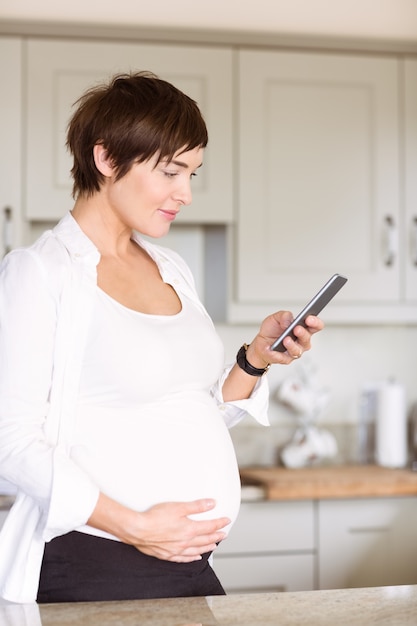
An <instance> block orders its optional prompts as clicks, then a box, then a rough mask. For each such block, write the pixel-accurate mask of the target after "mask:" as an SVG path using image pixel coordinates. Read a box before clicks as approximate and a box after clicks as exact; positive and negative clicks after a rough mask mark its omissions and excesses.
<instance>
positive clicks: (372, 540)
mask: <svg viewBox="0 0 417 626" xmlns="http://www.w3.org/2000/svg"><path fill="white" fill-rule="evenodd" d="M318 506H319V535H318V552H317V554H318V572H319V587H320V589H341V588H348V587H374V586H389V585H409V584H417V498H415V497H397V498H374V499H372V500H370V499H365V500H364V499H352V500H322V501H320V502H319V503H318Z"/></svg>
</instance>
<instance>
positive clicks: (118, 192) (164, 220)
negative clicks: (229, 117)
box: [103, 148, 204, 237]
mask: <svg viewBox="0 0 417 626" xmlns="http://www.w3.org/2000/svg"><path fill="white" fill-rule="evenodd" d="M203 153H204V149H203V148H194V149H193V150H189V151H188V152H181V151H178V152H177V153H176V154H175V155H174V157H173V159H172V160H171V161H166V160H165V161H160V162H159V163H157V164H156V160H157V159H156V157H155V158H153V159H150V160H149V161H145V162H144V163H135V164H134V165H133V166H132V168H131V169H130V170H129V172H128V173H127V174H126V175H125V176H123V178H121V179H120V180H118V181H115V180H114V178H115V176H110V177H109V178H108V179H107V184H105V186H104V189H103V191H104V193H105V195H106V198H107V203H108V208H109V209H110V210H111V212H112V213H113V217H115V218H116V220H118V221H120V225H121V226H125V227H127V228H129V229H132V230H133V229H134V230H137V231H138V232H140V233H142V234H144V235H148V236H150V237H163V236H164V235H166V234H167V232H168V231H169V228H170V226H171V224H172V223H173V221H174V220H175V217H176V216H177V214H178V212H179V210H180V208H181V206H182V205H187V204H190V203H191V200H192V193H191V179H192V178H193V176H195V175H196V172H197V169H198V168H199V167H200V166H201V165H202V162H203Z"/></svg>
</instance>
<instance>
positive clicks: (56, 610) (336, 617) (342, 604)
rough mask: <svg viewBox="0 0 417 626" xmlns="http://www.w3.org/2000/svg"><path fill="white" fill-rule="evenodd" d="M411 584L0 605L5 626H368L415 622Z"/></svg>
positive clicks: (416, 595) (416, 596) (415, 588)
mask: <svg viewBox="0 0 417 626" xmlns="http://www.w3.org/2000/svg"><path fill="white" fill-rule="evenodd" d="M416 615H417V585H411V586H400V587H369V588H366V589H342V590H334V589H331V590H326V591H296V592H288V591H287V592H285V593H263V594H256V593H255V594H244V595H232V594H230V595H227V596H211V597H207V598H203V597H200V598H173V599H167V600H136V601H130V602H129V601H126V602H89V603H83V602H76V603H73V604H65V603H63V604H59V603H58V604H41V605H36V604H33V605H30V604H29V605H28V604H27V605H16V604H14V605H8V606H1V605H0V623H1V624H9V625H10V626H21V625H22V624H30V626H68V625H69V624H82V625H83V626H119V625H120V624H123V625H124V626H137V624H140V625H141V626H174V624H176V625H178V624H183V625H185V624H188V625H189V626H191V624H194V625H195V626H197V624H204V626H236V625H237V624H238V625H239V626H259V625H262V626H276V624H285V625H286V626H300V624H310V625H311V626H316V625H317V626H334V625H335V624H338V626H348V625H349V626H363V625H364V624H366V626H374V625H377V624H378V625H380V624H401V626H412V625H415V624H416Z"/></svg>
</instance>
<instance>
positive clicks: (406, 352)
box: [217, 312, 417, 465]
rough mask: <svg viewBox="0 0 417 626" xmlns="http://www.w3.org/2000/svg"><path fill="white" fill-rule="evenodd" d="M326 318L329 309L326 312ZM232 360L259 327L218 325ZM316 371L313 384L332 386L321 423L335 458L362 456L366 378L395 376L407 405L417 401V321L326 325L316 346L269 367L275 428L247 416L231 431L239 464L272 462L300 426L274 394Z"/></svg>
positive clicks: (316, 339)
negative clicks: (361, 420) (296, 358)
mask: <svg viewBox="0 0 417 626" xmlns="http://www.w3.org/2000/svg"><path fill="white" fill-rule="evenodd" d="M322 317H323V320H325V314H324V312H323V315H322ZM217 330H218V332H219V334H220V336H221V337H222V340H223V342H224V345H225V348H226V358H227V360H228V361H229V362H231V361H233V359H234V358H235V354H236V352H237V350H238V348H239V347H240V346H241V345H242V343H243V342H245V341H246V342H249V341H250V340H251V339H252V337H253V336H254V335H255V334H256V332H257V327H256V326H232V327H231V326H227V325H223V324H218V325H217ZM306 367H307V369H308V370H313V371H315V372H316V374H315V384H316V385H317V386H318V387H319V388H323V389H327V390H328V391H329V402H328V405H327V407H326V408H325V409H324V410H323V412H322V413H321V414H320V416H319V419H318V425H319V426H320V427H322V428H326V429H328V430H330V431H331V432H332V433H333V434H334V436H335V437H336V440H337V444H338V450H339V452H338V455H337V458H336V459H335V460H336V461H337V462H355V461H358V459H359V433H358V429H357V425H358V421H359V397H360V392H361V389H362V386H363V384H364V383H369V382H375V381H381V380H385V379H388V378H392V377H393V378H395V379H396V380H398V381H399V382H401V383H402V384H403V385H404V386H405V388H406V393H407V404H408V407H410V406H411V404H412V403H414V402H417V326H401V325H399V326H381V325H374V326H372V325H370V326H337V325H336V326H333V325H332V326H330V325H329V326H327V327H325V329H324V331H322V332H321V333H320V334H319V335H316V336H315V337H314V338H313V347H312V349H311V351H310V352H308V353H306V354H305V355H304V356H303V357H302V359H300V361H296V362H294V363H293V364H291V365H289V366H279V365H277V366H274V367H272V368H271V369H270V371H269V372H268V378H269V384H270V390H271V400H270V412H269V416H270V422H271V427H269V428H265V427H263V426H259V425H258V424H257V423H256V422H255V421H254V420H253V419H249V418H247V419H246V420H244V422H243V423H241V424H239V425H238V426H236V427H235V428H234V429H232V431H231V435H232V439H233V441H234V444H235V448H236V451H237V457H238V461H239V463H240V464H241V465H257V464H266V465H267V464H270V463H272V464H274V463H276V462H278V459H279V449H280V447H282V445H283V444H285V443H287V442H288V441H289V440H290V439H291V437H292V435H293V433H294V431H295V429H296V427H297V422H296V417H295V414H294V413H293V412H292V411H291V410H290V409H287V408H285V407H284V406H283V405H282V404H280V403H279V402H277V401H276V400H275V398H274V396H275V394H276V391H277V389H278V388H279V386H280V384H281V383H282V382H283V381H284V380H285V379H286V378H287V377H298V376H300V375H302V374H303V372H304V368H306Z"/></svg>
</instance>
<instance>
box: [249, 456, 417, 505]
mask: <svg viewBox="0 0 417 626" xmlns="http://www.w3.org/2000/svg"><path fill="white" fill-rule="evenodd" d="M240 475H241V479H242V484H243V485H259V486H262V487H263V489H264V491H265V497H266V499H268V500H311V499H324V498H358V497H384V496H417V472H414V471H412V470H411V469H389V468H385V467H379V466H376V465H333V466H320V467H310V468H302V469H286V468H283V467H258V468H257V467H247V468H241V470H240Z"/></svg>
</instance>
